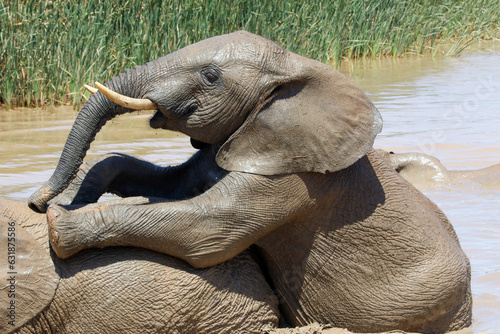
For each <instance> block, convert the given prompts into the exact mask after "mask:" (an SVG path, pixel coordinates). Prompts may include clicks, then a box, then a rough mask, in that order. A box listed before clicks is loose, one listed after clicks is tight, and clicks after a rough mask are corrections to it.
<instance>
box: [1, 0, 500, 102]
mask: <svg viewBox="0 0 500 334" xmlns="http://www.w3.org/2000/svg"><path fill="white" fill-rule="evenodd" d="M499 12H500V0H490V1H487V0H481V1H474V2H472V1H466V2H458V3H457V2H456V1H453V0H442V1H439V2H436V1H431V0H420V1H412V2H410V1H371V2H367V1H363V0H340V1H331V2H323V1H312V2H309V3H307V4H306V3H300V2H289V1H276V0H265V1H258V2H257V1H244V0H235V1H231V2H225V1H217V0H203V1H195V0H192V1H189V2H182V3H181V2H172V1H168V2H163V1H138V0H131V1H111V0H103V1H99V2H95V1H88V0H79V1H74V2H71V3H68V2H60V1H36V0H35V1H29V2H26V1H17V0H15V1H4V2H2V3H1V4H0V31H2V35H1V40H2V43H1V45H2V46H1V47H2V50H1V55H0V68H1V72H0V74H1V80H0V103H2V104H5V105H6V106H8V107H12V106H44V105H60V104H67V103H70V104H73V105H75V106H78V105H79V104H81V103H82V102H83V101H85V100H86V96H88V95H86V93H85V92H84V89H83V84H88V83H92V82H94V81H96V80H97V81H101V82H106V81H108V80H109V79H110V78H111V77H112V76H114V75H116V74H117V73H120V72H122V71H123V70H124V69H125V68H132V67H134V66H136V65H139V64H143V63H146V62H147V61H149V60H152V59H156V58H158V57H160V56H162V55H165V54H168V53H170V52H172V51H174V50H177V49H179V48H182V47H183V46H185V45H188V44H191V43H193V42H196V41H199V40H201V39H205V38H208V37H211V36H215V35H219V34H223V33H228V32H231V31H235V30H239V29H244V30H248V31H251V32H254V33H257V34H260V35H262V36H265V37H268V38H270V39H272V40H274V41H276V42H277V43H279V44H280V45H283V46H284V47H285V48H287V49H289V50H291V51H294V52H297V53H299V54H302V55H305V56H307V57H310V58H314V59H317V60H320V61H323V62H326V63H330V64H333V65H335V66H339V65H340V63H341V60H342V59H353V58H363V57H370V58H373V57H381V56H391V57H400V56H402V55H406V54H426V53H428V54H435V53H436V52H438V50H440V49H439V47H440V46H443V45H448V46H449V47H447V50H446V53H447V54H448V55H458V54H460V53H461V52H463V50H464V49H465V48H466V47H467V46H468V45H469V44H470V43H471V42H473V41H475V40H478V39H491V38H495V37H496V38H498V37H500V18H499V16H498V13H499Z"/></svg>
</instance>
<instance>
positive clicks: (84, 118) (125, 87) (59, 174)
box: [28, 64, 152, 212]
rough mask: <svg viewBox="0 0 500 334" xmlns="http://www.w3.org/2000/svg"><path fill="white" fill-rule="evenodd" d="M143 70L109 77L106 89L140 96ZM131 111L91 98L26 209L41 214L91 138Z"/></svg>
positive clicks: (72, 171) (101, 97) (65, 183)
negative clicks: (48, 176) (57, 158)
mask: <svg viewBox="0 0 500 334" xmlns="http://www.w3.org/2000/svg"><path fill="white" fill-rule="evenodd" d="M148 65H149V66H151V65H152V64H148ZM146 69H147V65H144V66H140V67H137V68H135V69H134V70H128V71H126V72H125V73H122V74H120V75H119V76H117V77H115V78H113V79H112V80H111V81H109V82H108V83H107V84H106V86H108V87H110V88H111V89H112V90H114V91H115V92H120V93H122V94H124V95H127V96H143V94H144V92H141V87H140V86H141V85H137V83H139V82H141V81H143V80H147V79H146V78H145V76H144V75H143V74H144V71H145V70H146ZM141 79H142V80H141ZM131 111H133V110H132V109H130V108H125V107H122V106H119V105H117V104H115V103H114V102H111V101H110V100H109V99H107V98H106V97H105V96H104V95H103V94H101V93H100V92H97V93H96V94H94V95H92V97H91V98H90V99H89V100H88V101H87V103H86V104H85V106H84V107H83V108H82V110H81V111H80V113H79V114H78V116H77V118H76V120H75V123H74V124H73V127H72V128H71V131H70V133H69V135H68V138H67V140H66V144H65V145H64V149H63V151H62V154H61V157H60V158H59V163H58V164H57V167H56V169H55V171H54V173H53V174H52V176H51V177H50V179H49V180H48V181H47V182H46V183H45V184H44V185H43V186H42V187H41V188H40V189H38V190H37V191H36V192H35V193H33V195H31V197H30V199H29V202H28V203H29V206H30V207H31V208H33V209H38V210H39V211H41V212H45V211H46V204H47V203H48V202H49V201H50V200H51V199H53V198H54V197H56V196H57V195H58V194H60V193H61V192H62V191H64V189H66V187H67V186H68V185H69V183H70V182H71V181H72V180H73V178H74V177H75V175H76V173H77V171H78V168H79V167H80V165H81V164H82V162H83V159H84V157H85V155H86V153H87V150H88V149H89V147H90V143H92V141H93V140H94V139H95V136H96V134H97V133H98V132H99V130H100V129H101V128H102V126H103V125H104V124H105V123H106V122H107V121H108V120H110V119H112V118H113V117H115V116H116V115H120V114H124V113H127V112H131Z"/></svg>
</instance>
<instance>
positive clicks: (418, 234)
mask: <svg viewBox="0 0 500 334" xmlns="http://www.w3.org/2000/svg"><path fill="white" fill-rule="evenodd" d="M96 84H97V83H96ZM97 85H98V88H99V90H100V91H101V92H98V93H96V94H94V95H93V96H92V97H91V98H90V99H89V101H88V102H87V103H86V105H85V106H84V107H83V109H82V111H81V112H80V114H79V115H78V117H77V119H76V121H75V124H74V126H73V128H72V130H71V132H70V134H69V137H68V139H67V142H66V146H65V147H64V150H63V152H62V155H61V158H60V161H59V164H58V166H57V168H56V170H55V172H54V174H53V175H52V177H51V178H50V180H49V181H48V182H47V183H46V184H45V185H44V186H43V187H42V188H41V189H39V190H38V191H37V192H36V193H34V194H33V195H32V197H31V199H30V205H31V206H32V207H36V208H38V209H39V210H41V211H44V210H46V204H47V203H48V202H49V201H50V200H51V199H52V198H53V197H55V196H57V195H58V194H59V193H61V192H62V191H63V190H64V189H65V188H66V187H67V186H68V184H69V183H70V182H71V180H72V179H73V178H74V175H75V174H76V173H77V171H78V168H79V166H80V164H81V163H82V159H83V157H84V156H85V152H86V150H87V148H88V147H89V145H90V142H91V141H92V140H93V138H94V136H95V134H96V133H97V132H98V131H99V129H100V128H101V126H102V125H103V124H104V123H105V122H106V121H107V120H109V119H111V118H112V117H114V116H116V115H119V114H123V113H127V112H130V111H132V110H133V109H155V110H157V111H156V113H155V115H154V117H153V118H152V119H151V121H150V123H151V126H153V127H154V128H163V129H170V130H176V131H180V132H183V133H185V134H186V135H188V136H190V137H191V138H192V143H193V145H194V146H196V147H198V148H200V151H199V152H198V153H197V154H195V155H194V156H193V157H192V158H191V159H190V160H189V161H187V162H186V163H185V164H183V165H180V166H177V167H167V168H162V167H159V166H154V165H151V164H149V163H146V162H143V161H140V160H137V159H134V158H132V157H128V156H123V155H110V156H109V157H102V158H101V161H100V162H99V163H97V164H96V165H95V168H96V169H95V172H94V173H92V172H90V173H88V174H91V175H88V177H86V178H85V179H84V180H83V182H82V183H81V186H80V187H79V190H78V192H77V194H76V198H75V201H74V202H73V204H82V203H83V204H84V203H87V202H92V201H95V200H96V199H97V198H98V197H99V196H100V195H101V193H102V192H104V191H109V192H114V193H116V194H119V195H121V196H122V197H133V196H146V197H151V198H155V199H154V200H153V202H152V203H148V204H142V205H131V204H128V203H127V202H123V203H121V202H120V201H118V202H115V203H113V204H109V205H103V206H99V207H97V208H96V207H95V206H92V205H91V206H84V207H79V208H78V209H74V210H73V209H72V208H71V207H70V208H68V207H62V206H57V205H54V206H51V207H49V209H48V211H47V213H48V217H49V218H48V219H49V235H50V240H51V244H52V247H53V249H54V251H55V252H56V254H57V255H58V256H60V257H61V258H68V257H70V256H72V255H74V254H76V253H78V252H79V251H81V250H83V249H86V248H93V247H98V248H99V247H107V246H123V245H127V246H138V247H143V248H148V249H151V250H155V251H158V252H161V253H165V254H168V255H171V256H174V257H177V258H180V259H183V260H185V261H186V262H188V263H189V264H191V265H192V266H193V267H196V268H207V267H210V266H213V265H217V264H220V263H223V262H224V261H227V260H230V259H232V258H234V257H235V256H237V255H238V254H240V253H241V252H242V251H244V250H245V249H247V248H248V247H250V246H251V245H255V252H256V254H257V255H258V257H259V259H260V262H261V265H262V268H263V270H264V271H265V275H266V277H267V278H268V281H269V283H270V284H271V285H272V288H273V289H274V290H275V291H276V293H277V294H278V297H279V299H280V301H281V305H280V310H281V314H282V316H283V317H284V318H285V320H286V321H287V322H288V323H290V324H292V325H304V324H308V323H310V322H313V321H317V322H320V323H332V324H333V325H335V326H339V327H347V328H348V329H350V330H353V331H365V332H366V331H383V330H392V329H402V330H407V331H420V332H426V333H434V332H444V331H448V330H455V329H459V328H462V327H465V326H467V325H469V324H470V321H471V294H470V266H469V261H468V259H467V257H466V256H465V254H464V253H463V251H462V249H461V248H460V245H459V242H458V239H457V236H456V235H455V232H454V230H453V228H452V226H451V225H450V223H449V222H448V220H447V219H446V217H445V216H444V215H443V213H442V212H441V211H440V210H439V209H438V208H437V207H436V206H435V205H434V204H433V203H432V202H430V201H429V200H428V199H427V198H426V197H424V196H423V195H422V194H421V193H420V192H419V191H417V190H416V189H415V188H413V187H412V186H411V185H409V184H408V183H407V182H406V181H404V180H403V179H402V178H400V177H399V176H398V174H397V173H396V172H395V171H394V170H393V169H392V168H391V167H390V166H388V165H387V164H386V163H384V162H383V160H382V159H381V158H380V156H379V155H378V154H377V153H376V152H375V151H373V149H372V144H373V141H374V138H375V136H376V134H377V133H379V132H380V130H381V126H382V120H381V118H380V115H379V113H378V111H377V110H376V108H375V107H374V106H373V104H372V103H371V102H370V101H369V99H368V98H367V97H366V96H365V94H364V93H363V92H362V91H361V90H360V89H359V88H357V87H356V86H355V85H354V84H353V83H352V82H351V81H349V80H348V79H347V78H346V77H344V76H343V75H342V74H340V73H339V72H337V71H335V70H334V69H333V68H331V67H329V66H327V65H324V64H322V63H320V62H317V61H313V60H311V59H307V58H304V57H301V56H299V55H296V54H293V53H291V52H288V51H286V50H284V49H282V48H281V47H279V46H278V45H276V44H275V43H273V42H271V41H269V40H267V39H265V38H262V37H260V36H256V35H253V34H250V33H247V32H236V33H232V34H228V35H223V36H218V37H215V38H211V39H207V40H204V41H201V42H199V43H196V44H193V45H190V46H188V47H186V48H184V49H182V50H180V51H177V52H175V53H172V54H170V55H167V56H165V57H163V58H160V59H158V60H155V61H152V62H150V63H147V64H145V65H143V66H139V67H136V68H135V69H133V70H128V71H126V72H125V73H123V74H120V75H119V76H117V77H115V78H113V79H112V80H111V81H109V82H108V83H107V84H106V85H105V86H102V85H100V84H97ZM113 101H114V102H113ZM115 102H116V103H115ZM117 161H118V162H117ZM159 198H160V199H159ZM124 201H126V200H124Z"/></svg>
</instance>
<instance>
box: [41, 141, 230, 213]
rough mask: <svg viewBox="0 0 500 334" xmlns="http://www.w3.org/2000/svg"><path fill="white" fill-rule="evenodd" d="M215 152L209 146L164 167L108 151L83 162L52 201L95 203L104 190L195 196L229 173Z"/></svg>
mask: <svg viewBox="0 0 500 334" xmlns="http://www.w3.org/2000/svg"><path fill="white" fill-rule="evenodd" d="M215 152H216V150H215V149H213V148H211V147H208V148H206V149H204V150H202V151H200V152H199V153H198V154H195V155H194V156H193V157H192V158H191V159H190V160H188V161H187V162H186V163H184V164H182V165H180V166H175V167H160V166H157V165H154V164H152V163H149V162H147V161H143V160H140V159H137V158H134V157H131V156H128V155H125V154H119V153H109V154H105V155H102V156H100V157H98V158H96V159H94V160H91V161H89V162H87V163H85V164H83V165H82V166H81V167H80V169H79V171H78V173H77V175H76V177H75V179H74V180H73V181H72V182H71V183H70V185H69V186H68V188H67V189H66V190H65V191H64V192H63V193H61V194H60V195H59V196H57V197H56V198H55V199H54V200H52V201H51V204H62V205H70V204H72V205H79V204H89V203H95V202H97V201H98V199H99V198H100V197H101V196H102V195H103V194H104V193H113V194H116V195H118V196H120V197H132V196H144V197H155V198H165V199H184V198H189V197H193V196H195V195H198V194H200V193H202V192H204V191H205V190H207V189H208V188H210V187H211V186H212V185H213V184H214V183H215V182H216V180H217V179H218V178H220V177H221V176H222V175H224V174H225V173H226V172H225V171H224V170H222V169H221V168H219V167H218V166H217V165H216V164H215V160H214V158H213V156H214V153H215Z"/></svg>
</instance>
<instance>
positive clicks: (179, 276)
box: [0, 199, 279, 333]
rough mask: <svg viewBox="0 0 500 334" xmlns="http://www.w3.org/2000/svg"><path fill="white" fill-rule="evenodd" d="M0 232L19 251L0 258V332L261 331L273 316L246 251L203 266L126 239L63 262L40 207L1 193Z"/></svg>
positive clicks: (273, 302) (273, 306)
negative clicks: (10, 258) (51, 244)
mask: <svg viewBox="0 0 500 334" xmlns="http://www.w3.org/2000/svg"><path fill="white" fill-rule="evenodd" d="M133 201H134V202H135V203H138V201H137V199H134V200H133ZM145 201H146V200H145V199H144V200H142V202H145ZM0 230H1V232H2V233H1V234H0V245H1V246H2V249H3V250H7V249H8V247H14V250H13V251H12V254H14V256H15V258H14V259H13V261H12V262H11V263H12V265H13V267H12V270H10V271H9V272H7V271H5V270H4V268H7V267H6V264H5V263H4V266H2V268H3V269H2V274H1V276H2V280H1V282H2V283H1V284H2V285H1V287H2V291H1V294H0V302H1V305H2V310H1V311H0V313H1V314H2V318H1V321H0V332H2V333H7V332H11V331H16V333H234V332H238V333H261V332H262V331H264V330H266V329H267V328H274V327H276V326H277V324H278V318H279V313H278V300H277V298H276V296H275V295H274V293H273V291H272V290H271V288H270V287H269V286H268V285H267V283H266V281H265V278H264V276H263V275H262V273H261V271H260V269H259V267H258V266H257V263H256V262H255V260H253V259H252V257H251V255H250V253H249V251H246V252H243V253H242V254H240V255H238V256H237V257H235V258H233V259H232V260H230V261H227V262H225V263H222V264H220V265H217V266H213V267H210V268H206V269H195V268H193V267H191V266H190V265H188V264H187V263H185V262H184V261H182V260H179V259H176V258H174V257H170V256H166V255H164V254H161V253H157V252H153V251H150V250H147V249H144V248H140V249H138V248H132V247H114V248H110V249H105V250H99V249H92V250H88V251H84V252H80V253H79V254H78V255H76V256H75V257H73V258H71V259H69V260H61V259H59V258H57V256H55V255H54V254H53V252H50V250H49V239H48V234H47V219H46V215H45V214H40V213H35V212H34V211H33V210H31V209H29V208H28V206H27V205H26V203H22V202H16V201H10V200H5V199H1V200H0ZM8 233H11V235H14V239H15V240H8V238H7V237H8V236H9V234H8ZM12 233H13V234H12ZM3 260H7V256H5V257H2V261H3ZM9 280H10V281H9Z"/></svg>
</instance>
